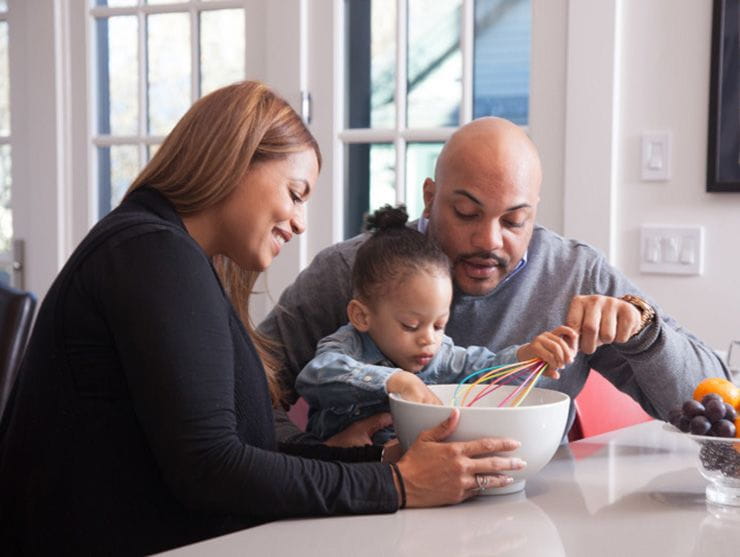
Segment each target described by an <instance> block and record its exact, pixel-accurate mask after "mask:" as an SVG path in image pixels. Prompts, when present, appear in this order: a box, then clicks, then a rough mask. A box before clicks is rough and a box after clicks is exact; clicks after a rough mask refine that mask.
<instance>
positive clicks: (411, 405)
mask: <svg viewBox="0 0 740 557" xmlns="http://www.w3.org/2000/svg"><path fill="white" fill-rule="evenodd" d="M485 387H486V385H479V386H477V387H474V390H473V391H471V393H470V395H469V396H468V397H467V401H470V400H472V399H473V398H474V397H475V395H476V394H477V393H478V392H479V391H480V390H481V389H483V388H485ZM429 388H430V389H431V390H432V392H433V393H434V394H436V395H437V397H439V399H440V400H441V401H442V403H443V404H444V405H445V406H436V405H433V404H421V403H418V402H409V401H406V400H404V399H403V398H401V397H400V396H398V395H396V394H393V393H392V394H391V395H390V406H391V414H393V425H394V427H395V430H396V434H397V435H398V439H399V441H400V442H401V447H402V448H403V450H404V451H406V450H407V449H408V448H409V447H410V446H411V445H412V444H413V442H414V441H415V440H416V438H417V437H418V436H419V434H420V433H421V432H422V431H424V430H425V429H429V428H432V427H434V426H436V425H438V424H439V423H441V422H442V421H444V420H445V419H446V418H447V417H448V416H449V415H450V411H451V400H452V397H453V395H454V393H455V389H456V388H457V385H430V386H429ZM515 388H516V387H513V386H505V385H504V386H501V387H499V388H498V389H496V390H495V391H493V392H491V393H490V394H488V395H486V396H484V397H483V398H482V399H481V400H479V401H478V402H476V403H475V405H474V406H472V407H470V408H460V422H459V423H458V426H457V430H456V431H455V432H454V433H453V434H452V435H450V437H448V438H447V439H446V440H447V441H472V440H474V439H480V438H481V437H509V438H511V439H516V440H517V441H519V442H521V444H522V445H521V447H519V448H518V449H517V450H515V451H511V452H507V453H505V454H506V456H516V457H519V458H521V459H524V460H525V461H526V462H527V467H526V468H524V469H523V470H517V471H511V472H506V474H507V475H510V476H511V477H513V478H514V482H513V483H511V484H509V485H507V486H506V487H500V488H493V489H490V488H489V489H487V490H485V491H484V493H486V494H490V495H496V494H505V493H513V492H515V491H520V490H522V489H524V484H525V481H526V479H527V478H529V477H530V476H533V475H534V474H536V473H537V472H539V471H540V470H541V469H542V467H543V466H544V465H545V464H547V463H548V462H549V461H550V459H551V458H552V455H553V454H555V451H556V450H557V448H558V445H559V444H560V441H561V440H562V438H563V435H564V434H565V424H566V422H567V420H568V408H569V405H570V397H569V396H568V395H566V394H564V393H560V392H558V391H551V390H549V389H538V388H534V389H532V391H531V392H530V393H529V394H528V395H527V397H526V398H525V399H524V401H523V402H522V404H521V405H520V406H518V407H515V408H514V407H502V408H498V407H497V406H498V404H499V403H500V402H501V401H502V400H503V399H504V398H505V397H506V396H507V395H508V394H509V393H511V391H512V390H513V389H515ZM467 389H468V387H467V386H464V387H462V388H461V389H460V393H463V392H464V391H466V390H467ZM458 398H461V395H460V396H459V397H458ZM502 454H504V453H502Z"/></svg>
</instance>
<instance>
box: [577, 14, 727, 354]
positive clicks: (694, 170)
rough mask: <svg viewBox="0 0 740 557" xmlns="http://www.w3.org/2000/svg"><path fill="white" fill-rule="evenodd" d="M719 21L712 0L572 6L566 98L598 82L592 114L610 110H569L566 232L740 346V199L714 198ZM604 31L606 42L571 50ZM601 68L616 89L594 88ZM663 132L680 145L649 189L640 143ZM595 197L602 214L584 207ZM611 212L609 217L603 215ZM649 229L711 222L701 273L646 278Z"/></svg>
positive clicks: (685, 319) (708, 331) (684, 319)
mask: <svg viewBox="0 0 740 557" xmlns="http://www.w3.org/2000/svg"><path fill="white" fill-rule="evenodd" d="M595 4H598V8H597V7H595ZM711 13H712V2H711V0H649V1H645V0H600V1H599V2H598V3H592V2H591V1H590V0H570V2H569V29H568V38H569V53H570V56H569V58H568V82H567V88H568V93H567V94H568V98H569V99H570V100H572V99H573V97H574V96H576V97H577V96H580V97H581V98H582V97H583V92H584V91H592V90H593V89H594V87H595V86H596V91H595V93H594V94H592V96H591V100H590V102H591V103H592V104H591V107H592V108H593V107H594V106H600V107H602V108H603V109H606V110H608V109H611V111H612V114H611V115H610V116H609V117H608V118H606V119H603V118H602V119H593V120H591V121H590V122H589V121H588V120H586V119H585V118H584V109H583V105H582V104H581V105H580V107H579V105H578V103H575V102H573V103H569V104H568V114H567V117H566V137H567V138H568V139H567V141H566V145H567V147H568V148H569V149H568V152H567V153H566V165H565V167H566V170H565V175H566V180H565V190H566V191H565V198H566V206H565V232H566V234H568V235H573V236H578V237H579V238H581V239H584V240H587V241H590V242H593V243H594V244H596V245H597V246H598V247H599V248H601V249H602V250H604V251H606V252H607V253H610V254H611V256H612V261H613V262H614V263H615V264H616V265H617V266H618V267H619V268H621V269H622V270H623V271H624V272H625V273H626V274H627V275H628V276H629V277H630V278H631V279H632V280H634V281H635V282H636V283H637V284H638V285H639V286H640V287H642V288H643V289H644V290H645V291H646V292H648V293H649V294H650V295H652V296H654V297H655V298H656V299H657V300H658V301H659V303H660V304H661V306H662V307H663V309H664V310H665V311H667V312H668V313H670V314H671V315H673V316H674V317H676V318H677V319H678V320H679V321H680V322H681V323H682V324H683V325H684V326H685V327H686V328H688V329H689V330H691V331H692V332H694V333H695V334H697V335H698V336H700V337H701V338H702V339H704V340H705V341H707V342H708V343H709V344H710V345H712V346H713V347H714V348H716V349H726V348H727V346H728V344H729V342H730V340H732V339H740V289H738V287H737V285H738V283H739V282H740V280H739V279H738V277H740V249H739V248H738V238H740V194H727V193H725V194H717V193H713V194H708V193H706V149H707V122H708V102H709V61H710V40H711ZM599 27H601V28H602V32H603V33H602V35H601V36H602V42H601V43H596V44H593V46H592V49H591V50H590V51H588V52H584V51H583V46H579V48H578V53H573V52H572V49H573V48H574V45H575V44H576V43H577V42H578V41H579V40H581V39H582V38H583V36H584V35H586V34H588V33H590V32H592V31H589V29H591V30H593V29H594V28H599ZM610 34H611V35H613V38H611V39H609V36H610ZM599 51H601V55H599V54H598V52H599ZM599 56H601V58H599ZM599 60H601V62H604V61H606V62H607V63H608V62H609V61H610V60H611V61H612V62H613V74H608V75H606V76H605V77H606V78H607V79H612V81H613V83H612V85H611V86H604V85H603V80H602V81H601V84H600V85H599V84H594V81H595V77H597V76H599V75H600V73H599V72H601V69H599V68H595V67H594V66H593V64H594V63H595V62H598V61H599ZM602 69H603V68H602ZM592 92H593V91H592ZM585 112H588V111H587V110H586V111H585ZM589 126H590V127H589ZM664 130H669V131H671V132H672V137H673V157H672V158H673V161H672V179H671V180H669V181H666V182H643V181H641V180H640V175H639V163H640V160H639V157H640V135H641V133H642V132H650V131H664ZM610 135H611V137H612V142H611V147H607V143H609V142H608V141H605V140H606V138H607V137H608V136H610ZM571 147H572V149H571ZM594 161H597V162H594ZM584 167H585V168H590V169H591V171H592V172H591V173H590V174H589V172H585V175H584ZM569 173H570V174H569ZM595 177H598V178H601V179H599V180H594V178H595ZM569 178H570V179H569ZM588 191H591V192H594V194H593V196H592V199H593V198H594V197H595V198H598V199H600V201H599V205H598V206H595V207H593V206H591V205H589V204H585V203H582V202H580V203H579V199H583V197H585V195H586V193H587V192H588ZM604 211H606V213H607V217H606V218H605V219H604V218H600V219H596V218H594V215H595V214H596V215H598V214H600V213H604ZM642 224H663V225H685V224H691V225H701V226H704V227H705V233H706V237H705V239H706V244H705V248H706V251H705V269H704V274H703V275H701V276H694V277H682V276H671V275H649V274H643V273H641V272H640V271H639V267H638V265H639V250H640V245H639V228H640V225H642Z"/></svg>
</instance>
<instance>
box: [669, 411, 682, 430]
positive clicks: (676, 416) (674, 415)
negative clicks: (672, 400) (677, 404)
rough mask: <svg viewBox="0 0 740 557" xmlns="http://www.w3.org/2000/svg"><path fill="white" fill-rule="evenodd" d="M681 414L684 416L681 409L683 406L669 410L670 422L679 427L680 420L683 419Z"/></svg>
mask: <svg viewBox="0 0 740 557" xmlns="http://www.w3.org/2000/svg"><path fill="white" fill-rule="evenodd" d="M681 416H683V410H681V408H674V409H673V410H671V411H670V412H668V422H669V423H670V424H671V425H672V426H675V427H678V422H679V420H680V419H681Z"/></svg>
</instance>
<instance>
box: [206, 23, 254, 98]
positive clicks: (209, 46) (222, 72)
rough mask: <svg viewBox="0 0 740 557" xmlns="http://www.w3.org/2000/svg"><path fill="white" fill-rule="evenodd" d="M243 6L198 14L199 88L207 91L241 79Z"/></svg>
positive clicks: (242, 76)
mask: <svg viewBox="0 0 740 557" xmlns="http://www.w3.org/2000/svg"><path fill="white" fill-rule="evenodd" d="M244 53H245V45H244V10H213V11H207V12H202V13H201V14H200V90H201V95H206V94H208V93H210V92H211V91H213V90H214V89H218V88H219V87H223V86H224V85H228V84H229V83H233V82H235V81H240V80H242V79H244Z"/></svg>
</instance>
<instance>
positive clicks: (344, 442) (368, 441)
mask: <svg viewBox="0 0 740 557" xmlns="http://www.w3.org/2000/svg"><path fill="white" fill-rule="evenodd" d="M392 423H393V418H391V415H390V414H389V413H388V412H383V413H381V414H375V415H374V416H370V417H369V418H364V419H362V420H358V421H356V422H355V423H353V424H352V425H350V426H348V427H347V429H345V430H343V431H340V432H339V433H337V434H336V435H334V436H333V437H329V439H327V440H326V441H324V444H325V445H329V446H330V447H363V446H365V445H372V444H373V440H372V436H373V435H375V432H377V431H380V430H381V429H383V428H384V427H388V426H390V425H391V424H392Z"/></svg>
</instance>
